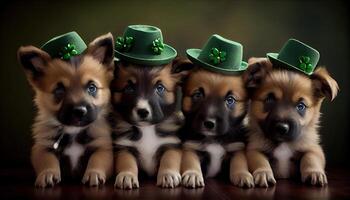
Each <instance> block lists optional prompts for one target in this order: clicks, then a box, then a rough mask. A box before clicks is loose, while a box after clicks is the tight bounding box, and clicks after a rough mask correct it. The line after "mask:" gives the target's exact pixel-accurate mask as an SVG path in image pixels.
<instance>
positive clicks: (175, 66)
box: [171, 56, 194, 82]
mask: <svg viewBox="0 0 350 200" xmlns="http://www.w3.org/2000/svg"><path fill="white" fill-rule="evenodd" d="M193 69H194V64H193V63H192V62H191V61H190V60H189V59H187V58H182V57H180V56H178V57H176V58H175V59H174V60H173V62H172V68H171V73H172V74H173V75H174V76H175V77H176V78H177V80H179V82H182V81H183V80H184V79H185V78H186V77H187V76H188V75H189V73H190V72H191V71H192V70H193Z"/></svg>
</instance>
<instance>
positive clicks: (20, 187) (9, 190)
mask: <svg viewBox="0 0 350 200" xmlns="http://www.w3.org/2000/svg"><path fill="white" fill-rule="evenodd" d="M328 179H329V185H328V186H327V187H324V188H319V187H310V186H305V185H302V184H300V183H298V182H295V181H291V180H278V181H277V185H276V186H275V187H271V188H268V189H264V188H254V189H241V188H237V187H234V186H232V185H230V184H229V183H226V182H224V181H220V180H215V179H208V180H206V182H205V183H206V186H205V187H204V188H201V189H185V188H181V187H179V188H176V189H161V188H158V187H156V186H155V185H154V182H153V181H151V180H147V181H143V182H142V181H141V187H140V188H139V189H136V190H120V189H115V188H113V186H112V181H111V182H109V183H107V185H105V186H103V187H100V188H89V187H86V186H82V185H58V186H55V187H54V188H48V189H37V188H34V187H33V181H34V177H33V174H32V172H30V171H29V172H28V170H27V171H24V170H0V199H31V198H34V199H66V200H67V199H167V200H170V199H182V200H185V199H192V200H193V199H213V200H219V199H237V200H240V199H317V200H321V199H350V173H349V171H348V170H341V169H332V170H328Z"/></svg>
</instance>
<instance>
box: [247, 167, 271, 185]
mask: <svg viewBox="0 0 350 200" xmlns="http://www.w3.org/2000/svg"><path fill="white" fill-rule="evenodd" d="M253 177H254V183H255V185H256V186H259V187H269V185H275V184H276V180H275V178H274V177H273V173H272V171H271V170H261V169H258V170H255V171H254V173H253Z"/></svg>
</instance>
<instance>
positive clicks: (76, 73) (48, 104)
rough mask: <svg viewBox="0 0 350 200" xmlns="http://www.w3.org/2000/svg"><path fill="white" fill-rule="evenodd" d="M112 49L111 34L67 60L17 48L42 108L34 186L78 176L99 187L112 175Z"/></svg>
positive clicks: (34, 153)
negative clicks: (109, 122) (110, 124)
mask: <svg viewBox="0 0 350 200" xmlns="http://www.w3.org/2000/svg"><path fill="white" fill-rule="evenodd" d="M113 45H114V42H113V37H112V35H111V34H110V33H109V34H106V35H103V36H101V37H99V38H97V39H95V40H94V41H93V42H92V43H90V45H89V47H88V49H87V50H86V52H85V53H84V54H82V55H78V56H74V57H72V58H71V59H70V60H67V61H64V60H62V59H59V58H51V57H50V55H49V54H48V53H46V52H44V51H42V50H41V49H39V48H36V47H34V46H25V47H21V48H20V49H19V50H18V59H19V61H20V63H21V64H22V65H23V68H24V71H25V73H26V75H27V78H28V81H29V83H30V85H31V86H32V88H33V89H34V91H35V97H34V102H35V105H36V107H37V109H38V113H37V116H36V118H35V123H34V125H33V137H34V146H33V148H32V157H31V160H32V164H33V167H34V169H35V172H36V174H37V178H36V182H35V185H36V186H38V187H47V186H53V185H54V184H56V183H58V182H60V180H61V177H62V178H63V179H65V178H67V179H68V178H70V177H77V178H78V177H79V179H80V178H82V181H83V183H87V184H89V185H90V186H95V185H96V186H97V185H99V184H101V183H102V184H103V183H104V182H105V180H106V179H107V178H108V177H109V176H110V175H111V174H112V169H113V152H112V142H111V137H110V134H111V133H110V127H109V125H108V121H107V120H106V116H107V115H108V113H109V112H110V107H111V106H110V90H109V84H110V81H111V80H112V78H113V68H114V67H113V65H114V64H113V58H114V57H113V54H114V51H113ZM65 180H66V179H65Z"/></svg>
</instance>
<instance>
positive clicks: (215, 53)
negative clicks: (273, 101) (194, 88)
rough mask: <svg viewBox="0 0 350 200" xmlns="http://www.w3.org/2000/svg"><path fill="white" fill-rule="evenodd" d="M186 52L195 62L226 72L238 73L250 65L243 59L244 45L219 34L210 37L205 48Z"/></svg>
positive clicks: (207, 67) (213, 69)
mask: <svg viewBox="0 0 350 200" xmlns="http://www.w3.org/2000/svg"><path fill="white" fill-rule="evenodd" d="M186 53H187V57H188V58H189V59H190V60H191V61H192V62H193V63H195V64H197V65H199V66H201V67H204V68H206V69H208V70H212V71H215V72H220V73H224V74H237V73H240V72H242V71H244V70H246V69H247V66H248V64H247V63H246V62H244V61H242V57H243V46H242V45H241V44H240V43H238V42H234V41H231V40H228V39H226V38H223V37H221V36H220V35H217V34H214V35H212V36H211V37H210V38H209V40H208V41H207V43H206V44H205V45H204V47H203V49H187V50H186Z"/></svg>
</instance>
